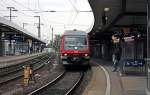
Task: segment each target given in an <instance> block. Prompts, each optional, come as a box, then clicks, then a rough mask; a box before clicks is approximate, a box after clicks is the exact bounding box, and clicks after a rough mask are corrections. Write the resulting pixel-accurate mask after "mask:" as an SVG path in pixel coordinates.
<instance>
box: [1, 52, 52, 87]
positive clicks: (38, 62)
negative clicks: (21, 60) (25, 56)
mask: <svg viewBox="0 0 150 95" xmlns="http://www.w3.org/2000/svg"><path fill="white" fill-rule="evenodd" d="M53 57H54V56H53V55H52V56H51V57H49V56H48V55H45V56H42V57H38V58H36V59H32V60H30V61H27V62H28V63H30V64H31V65H32V66H33V70H34V71H36V70H38V69H40V68H41V67H43V66H44V64H43V63H45V62H48V61H49V60H50V59H53ZM27 62H26V63H27ZM23 65H24V64H22V66H15V67H10V70H12V71H10V70H9V71H10V72H9V71H8V72H7V73H4V74H1V75H0V77H1V78H0V84H4V83H6V82H9V81H12V80H14V79H16V78H19V77H21V76H23ZM12 68H14V69H15V70H13V69H12ZM3 71H5V70H3ZM0 73H2V71H1V72H0Z"/></svg>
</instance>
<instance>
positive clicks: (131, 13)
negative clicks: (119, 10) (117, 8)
mask: <svg viewBox="0 0 150 95" xmlns="http://www.w3.org/2000/svg"><path fill="white" fill-rule="evenodd" d="M124 15H128V16H134V15H135V16H147V13H146V12H125V13H124Z"/></svg>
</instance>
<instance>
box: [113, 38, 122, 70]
mask: <svg viewBox="0 0 150 95" xmlns="http://www.w3.org/2000/svg"><path fill="white" fill-rule="evenodd" d="M112 40H113V55H112V59H113V67H114V69H113V72H116V71H117V69H118V66H119V63H120V62H119V61H120V59H121V52H122V48H121V41H120V38H119V37H117V36H115V35H113V36H112Z"/></svg>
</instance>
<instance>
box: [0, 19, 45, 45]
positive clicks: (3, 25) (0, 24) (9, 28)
mask: <svg viewBox="0 0 150 95" xmlns="http://www.w3.org/2000/svg"><path fill="white" fill-rule="evenodd" d="M0 31H1V32H6V33H10V34H11V33H18V34H23V35H25V36H27V37H28V38H30V39H34V40H36V41H39V42H41V43H46V42H45V41H43V40H41V39H40V38H38V37H36V36H35V35H33V34H32V33H30V32H28V31H27V30H26V29H23V28H22V27H20V26H18V25H16V24H15V23H13V22H10V21H8V20H6V19H4V18H2V17H0Z"/></svg>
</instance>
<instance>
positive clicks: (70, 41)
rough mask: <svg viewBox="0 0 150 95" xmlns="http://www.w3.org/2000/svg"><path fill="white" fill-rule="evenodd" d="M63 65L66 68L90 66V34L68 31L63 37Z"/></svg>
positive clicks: (61, 52)
mask: <svg viewBox="0 0 150 95" xmlns="http://www.w3.org/2000/svg"><path fill="white" fill-rule="evenodd" d="M60 54H61V63H62V64H63V65H64V66H66V67H67V66H74V65H82V66H89V65H90V64H89V61H90V49H89V39H88V34H87V33H86V32H85V31H81V30H66V31H65V32H64V34H63V35H61V45H60Z"/></svg>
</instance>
